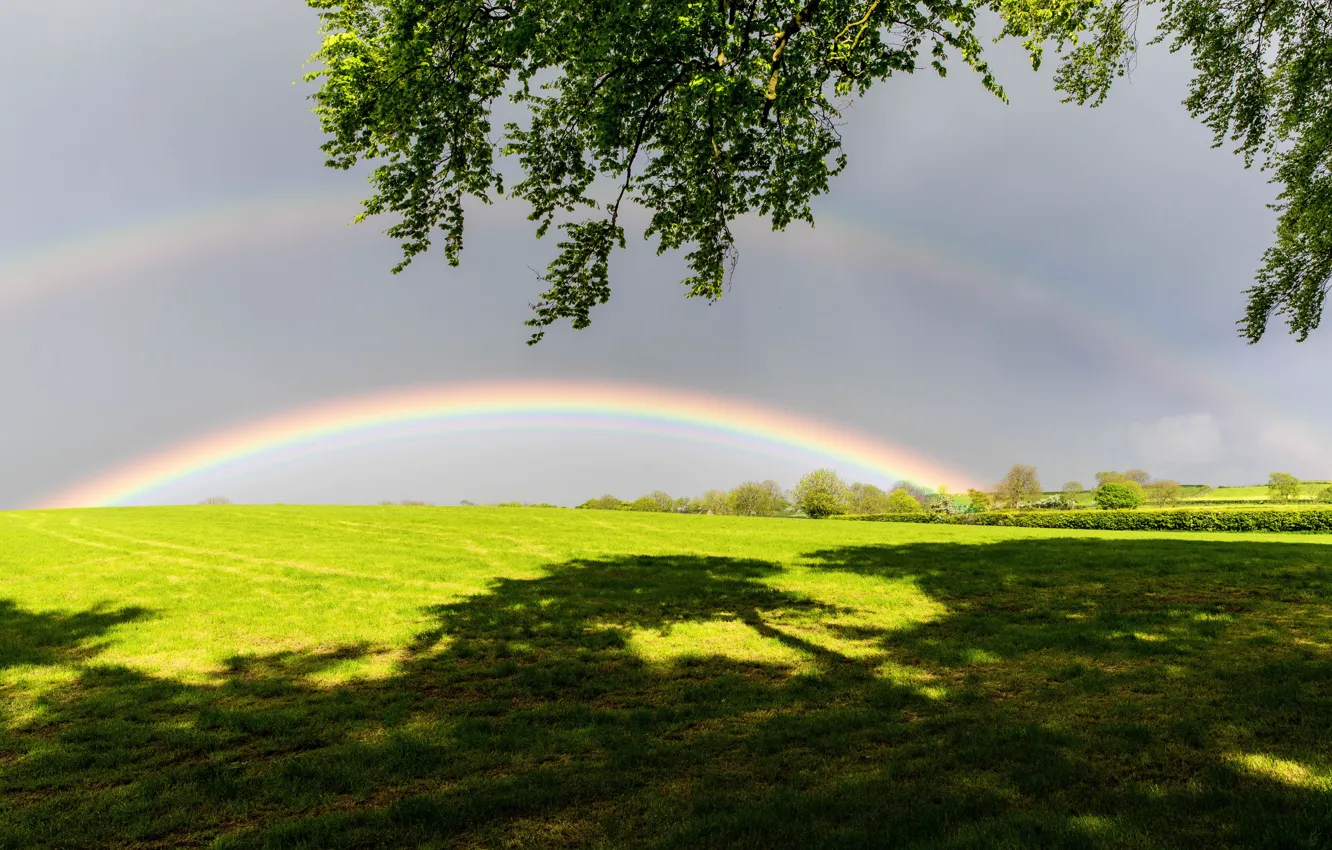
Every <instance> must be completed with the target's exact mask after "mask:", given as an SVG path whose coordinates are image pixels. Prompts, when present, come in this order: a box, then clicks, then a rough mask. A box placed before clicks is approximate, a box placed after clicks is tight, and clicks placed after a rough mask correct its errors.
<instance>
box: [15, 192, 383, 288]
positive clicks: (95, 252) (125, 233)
mask: <svg viewBox="0 0 1332 850" xmlns="http://www.w3.org/2000/svg"><path fill="white" fill-rule="evenodd" d="M357 212H358V210H357V203H356V199H355V198H354V197H351V196H348V195H345V194H339V195H333V194H322V195H300V196H294V197H268V198H241V199H238V200H234V201H229V202H225V203H220V204H215V205H212V206H208V207H203V208H198V209H186V210H178V211H175V212H171V213H166V214H163V215H159V216H155V217H152V218H147V219H143V220H141V221H136V222H132V223H130V224H127V225H124V226H122V227H112V228H107V229H104V230H97V231H92V232H88V233H79V234H73V235H70V236H66V237H64V238H58V239H52V240H49V241H46V242H42V243H40V244H38V245H35V246H32V247H30V248H28V249H27V250H25V251H22V252H19V253H15V254H12V255H8V256H4V257H0V309H5V308H13V307H19V306H23V305H25V304H29V303H32V302H35V301H39V300H42V299H46V298H50V297H52V296H56V295H59V294H61V293H65V292H74V291H78V290H80V289H83V288H85V287H88V286H92V285H94V284H96V283H99V282H104V281H110V280H114V279H116V278H117V277H121V276H125V275H138V274H142V273H143V272H145V271H147V270H149V269H151V268H154V267H160V266H163V265H170V264H171V263H173V262H179V261H181V260H189V259H193V258H195V257H197V256H199V255H201V254H206V253H208V252H210V251H218V250H233V249H234V246H235V245H238V244H241V245H253V244H256V243H258V244H262V243H265V242H276V243H284V242H289V241H290V240H292V239H293V238H298V237H300V236H302V235H306V234H318V233H331V232H335V231H334V230H333V228H336V227H339V226H340V225H346V224H349V223H350V222H351V221H352V219H353V218H354V217H355V215H356V213H357Z"/></svg>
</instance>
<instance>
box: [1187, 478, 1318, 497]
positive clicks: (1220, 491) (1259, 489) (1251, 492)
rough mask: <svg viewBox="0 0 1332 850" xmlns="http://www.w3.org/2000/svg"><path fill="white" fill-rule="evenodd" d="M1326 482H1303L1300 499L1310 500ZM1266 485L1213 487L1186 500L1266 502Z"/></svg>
mask: <svg viewBox="0 0 1332 850" xmlns="http://www.w3.org/2000/svg"><path fill="white" fill-rule="evenodd" d="M1327 486H1328V484H1327V482H1323V481H1320V482H1308V481H1306V482H1304V484H1303V485H1302V486H1301V487H1300V499H1303V500H1311V499H1313V498H1314V496H1315V495H1317V494H1318V491H1320V490H1322V489H1323V488H1324V487H1327ZM1268 495H1269V494H1268V491H1267V485H1266V484H1262V485H1255V486H1253V487H1214V488H1212V489H1211V490H1207V491H1205V492H1203V493H1199V494H1197V495H1192V496H1187V497H1186V500H1188V499H1208V500H1213V501H1224V500H1227V499H1259V500H1262V501H1266V500H1267V499H1268Z"/></svg>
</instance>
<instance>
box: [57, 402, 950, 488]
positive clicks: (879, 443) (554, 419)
mask: <svg viewBox="0 0 1332 850" xmlns="http://www.w3.org/2000/svg"><path fill="white" fill-rule="evenodd" d="M500 429H510V430H512V429H530V430H542V429H545V430H579V431H612V432H627V433H637V434H648V435H655V436H666V437H672V438H679V439H684V440H694V441H702V442H709V443H721V444H725V445H732V446H736V447H739V448H741V449H743V450H747V451H755V452H759V453H766V454H770V455H778V456H786V457H792V458H800V459H805V460H809V461H821V462H822V463H823V464H825V465H829V466H833V467H834V468H840V469H841V470H842V471H843V472H844V473H846V474H850V473H851V472H852V470H856V471H860V472H867V473H870V475H871V476H873V477H877V478H879V479H881V481H883V482H892V481H895V480H899V479H900V480H908V481H912V482H915V483H917V484H921V485H924V486H928V487H938V486H941V485H943V486H948V487H950V488H952V489H958V488H965V487H967V486H972V485H973V484H974V483H975V480H976V479H975V478H973V477H972V476H970V475H967V474H965V473H963V472H960V471H958V470H956V469H952V468H950V467H948V466H947V465H945V464H943V463H941V462H939V461H937V460H934V459H932V458H928V457H925V456H924V455H921V454H918V453H916V452H913V451H911V450H909V449H906V448H902V447H899V446H895V445H893V444H891V443H888V442H885V441H883V440H880V439H876V438H874V437H871V436H868V435H866V434H863V433H858V432H855V431H851V430H848V429H846V428H842V427H840V426H837V425H833V424H831V423H828V422H823V421H819V420H816V419H812V418H808V417H804V416H799V415H796V414H792V413H788V412H785V411H781V410H777V409H775V408H772V407H766V406H762V405H758V404H753V403H750V402H746V401H739V400H736V399H732V398H729V397H723V396H716V395H708V394H704V393H698V392H692V391H682V390H675V389H666V388H660V387H652V386H644V385H640V384H615V383H604V382H597V383H578V382H551V381H547V382H487V383H479V384H454V385H444V386H431V387H423V388H417V389H407V390H400V391H393V392H385V393H377V394H372V395H363V396H356V397H353V398H347V399H342V400H338V401H333V402H330V403H325V404H317V405H314V406H311V407H304V408H300V409H297V410H293V411H289V412H287V413H282V414H278V415H276V416H272V417H268V418H263V419H260V420H257V421H253V422H250V423H248V424H242V425H240V426H238V427H234V428H230V429H226V430H222V431H219V432H216V433H213V434H209V435H206V436H203V437H201V438H198V439H195V440H190V441H187V442H184V443H181V444H179V445H176V446H174V447H171V448H168V449H166V450H164V451H161V452H158V453H155V454H152V455H149V456H147V457H143V458H141V459H139V460H137V461H133V462H131V463H129V464H128V465H126V466H124V467H121V468H119V469H116V470H113V471H111V472H109V473H107V474H105V475H101V476H98V477H96V478H93V479H91V480H89V481H86V482H84V483H82V484H79V485H77V486H75V487H73V488H71V489H69V490H66V491H65V492H63V493H60V494H58V495H56V496H55V497H53V498H51V499H49V500H47V501H46V502H45V504H43V505H42V507H94V506H113V505H121V504H126V503H130V502H140V501H143V500H144V499H146V498H149V497H151V495H152V494H153V493H154V492H157V491H160V490H162V489H164V488H167V487H169V486H172V485H176V484H179V483H183V482H186V481H188V480H189V479H190V478H192V477H195V476H200V475H203V474H205V473H209V472H215V471H226V470H228V469H231V468H241V467H243V466H245V465H247V464H250V463H256V462H257V463H267V462H275V461H280V460H282V459H284V458H289V457H291V456H299V455H301V454H306V453H309V452H311V451H327V450H331V449H335V448H338V447H340V446H345V445H347V444H348V443H351V444H357V443H365V442H369V441H376V440H385V439H394V438H395V437H401V436H403V435H412V434H421V433H433V432H443V433H448V432H451V431H483V430H500Z"/></svg>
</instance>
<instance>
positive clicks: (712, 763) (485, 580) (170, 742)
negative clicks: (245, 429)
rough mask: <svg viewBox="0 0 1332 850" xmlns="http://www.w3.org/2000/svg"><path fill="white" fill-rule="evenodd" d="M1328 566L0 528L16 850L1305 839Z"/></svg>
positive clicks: (1264, 843)
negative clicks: (41, 849) (54, 849)
mask: <svg viewBox="0 0 1332 850" xmlns="http://www.w3.org/2000/svg"><path fill="white" fill-rule="evenodd" d="M1329 544H1332V538H1329V537H1326V536H1323V537H1319V536H1311V535H1298V536H1284V537H1283V536H1279V535H1266V536H1263V535H1241V534H1228V535H1216V536H1214V537H1209V536H1207V535H1200V534H1194V535H1175V536H1169V535H1156V536H1152V535H1146V534H1107V533H1101V534H1090V533H1083V534H1077V533H1071V532H1052V531H1044V530H1037V529H998V528H967V527H952V526H932V525H908V524H895V523H869V522H866V523H851V522H839V523H834V522H811V521H803V520H761V519H742V518H724V517H700V516H676V515H660V514H632V513H617V512H603V511H587V512H584V511H569V510H537V509H526V510H524V509H488V508H448V509H440V508H403V507H382V508H303V507H185V508H164V509H114V510H96V511H93V510H89V511H52V512H25V513H0V720H2V722H0V847H5V848H10V847H13V848H27V847H82V846H96V847H107V846H122V847H123V846H133V847H167V846H171V847H175V846H188V845H205V846H208V845H211V846H215V847H227V848H233V847H320V848H323V847H409V846H410V847H415V846H421V847H572V846H589V847H608V848H609V847H626V846H634V847H653V848H657V847H661V848H666V847H671V848H697V847H753V848H773V847H793V848H794V847H799V848H812V847H892V848H899V847H922V848H925V847H929V848H935V847H947V848H963V847H967V848H971V847H1011V848H1019V847H1070V848H1073V847H1078V848H1082V847H1120V848H1149V847H1162V848H1164V847H1221V846H1245V847H1271V848H1278V847H1280V848H1304V847H1307V848H1315V847H1327V846H1329V845H1330V844H1332V733H1330V732H1329V730H1330V729H1332V595H1330V592H1332V545H1329Z"/></svg>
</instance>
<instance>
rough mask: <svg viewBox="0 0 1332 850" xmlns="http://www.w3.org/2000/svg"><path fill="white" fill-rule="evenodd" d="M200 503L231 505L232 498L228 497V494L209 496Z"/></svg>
mask: <svg viewBox="0 0 1332 850" xmlns="http://www.w3.org/2000/svg"><path fill="white" fill-rule="evenodd" d="M199 504H201V505H229V504H231V500H230V499H228V498H227V497H226V496H209V497H208V498H207V499H204V500H203V501H202V502H200V503H199Z"/></svg>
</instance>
